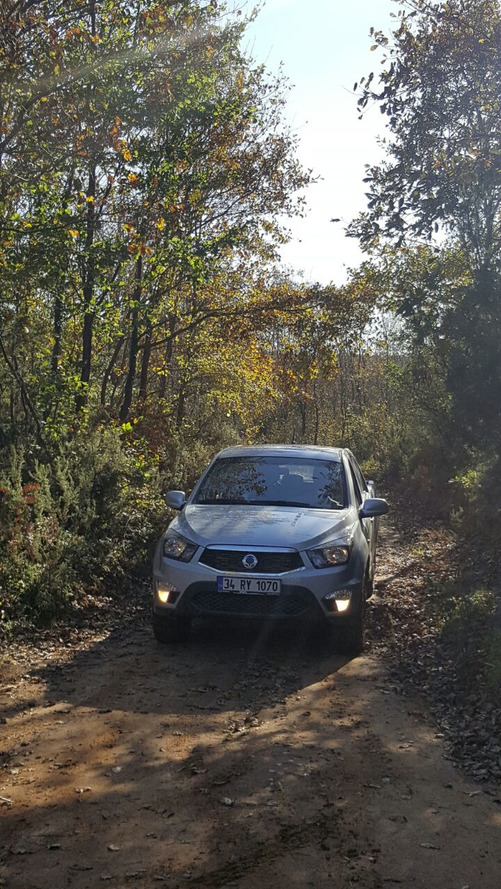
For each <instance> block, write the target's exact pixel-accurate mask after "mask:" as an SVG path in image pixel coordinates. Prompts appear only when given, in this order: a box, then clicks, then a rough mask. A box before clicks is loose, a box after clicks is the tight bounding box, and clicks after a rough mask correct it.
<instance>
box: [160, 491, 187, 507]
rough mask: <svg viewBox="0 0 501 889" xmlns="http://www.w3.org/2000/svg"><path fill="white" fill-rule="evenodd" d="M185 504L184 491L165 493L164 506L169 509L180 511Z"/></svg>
mask: <svg viewBox="0 0 501 889" xmlns="http://www.w3.org/2000/svg"><path fill="white" fill-rule="evenodd" d="M185 503H186V494H185V493H184V491H167V493H166V495H165V504H166V506H170V508H171V509H182V508H183V506H184V504H185Z"/></svg>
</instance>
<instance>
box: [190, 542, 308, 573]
mask: <svg viewBox="0 0 501 889" xmlns="http://www.w3.org/2000/svg"><path fill="white" fill-rule="evenodd" d="M252 552H253V551H252V549H242V550H238V551H235V550H230V549H228V550H226V549H210V548H207V549H204V551H203V553H202V555H201V556H200V562H201V563H202V565H208V566H209V568H215V569H216V570H217V571H238V572H240V573H246V569H245V568H244V566H243V564H242V559H243V558H244V556H246V555H248V554H249V553H252ZM253 555H255V557H256V559H257V565H256V567H255V568H253V569H252V572H253V573H256V574H283V573H284V572H286V571H295V569H296V568H302V567H303V561H302V559H301V556H300V555H299V553H298V552H294V551H293V552H287V553H281V552H267V553H260V552H255V553H253Z"/></svg>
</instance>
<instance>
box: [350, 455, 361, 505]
mask: <svg viewBox="0 0 501 889" xmlns="http://www.w3.org/2000/svg"><path fill="white" fill-rule="evenodd" d="M349 466H350V475H351V480H352V482H353V488H354V490H355V499H356V501H357V503H358V504H359V505H360V504H361V503H362V500H363V495H362V488H361V487H360V482H359V480H358V478H357V475H356V473H355V471H354V468H353V466H352V464H351V460H350V461H349Z"/></svg>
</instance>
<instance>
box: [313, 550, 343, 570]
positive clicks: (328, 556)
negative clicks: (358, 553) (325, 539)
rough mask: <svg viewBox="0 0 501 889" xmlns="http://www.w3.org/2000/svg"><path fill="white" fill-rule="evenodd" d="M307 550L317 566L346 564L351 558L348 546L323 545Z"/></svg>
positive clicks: (329, 566)
mask: <svg viewBox="0 0 501 889" xmlns="http://www.w3.org/2000/svg"><path fill="white" fill-rule="evenodd" d="M307 552H308V555H309V557H310V559H311V561H312V563H313V565H314V567H315V568H334V567H335V566H336V565H344V564H345V563H346V562H347V561H348V559H349V558H350V548H349V547H348V546H323V547H321V548H320V549H309V550H307Z"/></svg>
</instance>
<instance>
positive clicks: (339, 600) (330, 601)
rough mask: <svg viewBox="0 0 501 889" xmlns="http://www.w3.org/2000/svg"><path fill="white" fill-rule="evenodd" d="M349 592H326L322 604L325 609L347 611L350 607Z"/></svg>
mask: <svg viewBox="0 0 501 889" xmlns="http://www.w3.org/2000/svg"><path fill="white" fill-rule="evenodd" d="M350 600H351V593H347V592H342V591H340V592H335V593H327V595H326V596H324V605H325V607H326V609H327V611H331V612H332V611H336V612H342V611H347V610H348V608H349V607H350Z"/></svg>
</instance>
